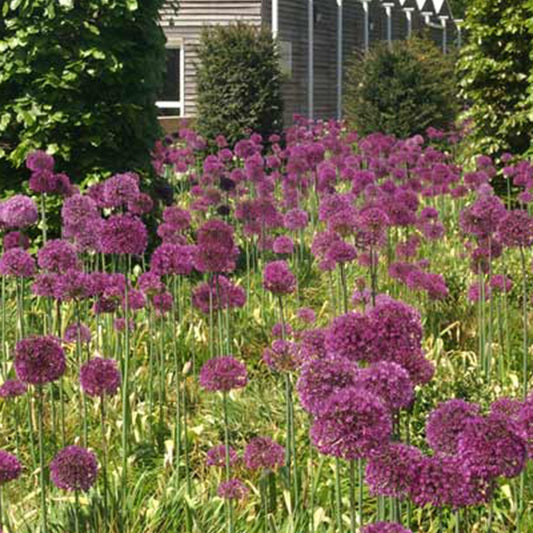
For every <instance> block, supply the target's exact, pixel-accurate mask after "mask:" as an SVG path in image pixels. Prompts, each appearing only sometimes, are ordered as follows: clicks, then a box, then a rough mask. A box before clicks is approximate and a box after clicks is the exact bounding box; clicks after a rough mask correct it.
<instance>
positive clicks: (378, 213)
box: [356, 207, 390, 248]
mask: <svg viewBox="0 0 533 533" xmlns="http://www.w3.org/2000/svg"><path fill="white" fill-rule="evenodd" d="M389 225H390V219H389V217H388V215H387V213H386V212H385V211H383V209H381V208H379V207H367V208H364V209H363V210H361V211H360V212H359V213H358V215H357V219H356V228H357V242H358V244H359V246H361V247H363V248H367V247H369V246H379V245H381V244H382V243H383V240H384V239H385V236H386V232H387V228H388V226H389Z"/></svg>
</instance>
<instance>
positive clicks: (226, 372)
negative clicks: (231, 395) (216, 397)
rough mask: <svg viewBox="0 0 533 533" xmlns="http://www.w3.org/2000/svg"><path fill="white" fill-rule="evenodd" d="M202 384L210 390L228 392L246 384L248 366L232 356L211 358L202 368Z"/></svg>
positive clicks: (200, 377)
mask: <svg viewBox="0 0 533 533" xmlns="http://www.w3.org/2000/svg"><path fill="white" fill-rule="evenodd" d="M198 381H199V382H200V386H201V387H203V388H204V389H206V390H208V391H213V392H215V391H223V392H228V391H230V390H232V389H240V388H242V387H245V386H246V383H247V381H248V372H247V371H246V366H244V364H243V363H241V362H240V361H237V359H234V358H233V357H231V356H229V355H228V356H225V357H216V358H215V359H209V361H207V362H206V363H204V365H203V366H202V368H201V370H200V375H199V378H198Z"/></svg>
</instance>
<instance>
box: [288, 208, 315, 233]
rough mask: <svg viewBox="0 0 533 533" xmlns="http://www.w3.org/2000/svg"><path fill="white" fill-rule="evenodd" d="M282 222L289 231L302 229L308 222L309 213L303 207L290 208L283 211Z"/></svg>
mask: <svg viewBox="0 0 533 533" xmlns="http://www.w3.org/2000/svg"><path fill="white" fill-rule="evenodd" d="M284 224H285V227H286V228H287V229H290V230H291V231H297V230H301V229H304V228H305V227H306V226H307V224H309V215H308V214H307V211H304V210H303V209H298V208H294V209H291V210H290V211H287V212H286V213H285V217H284Z"/></svg>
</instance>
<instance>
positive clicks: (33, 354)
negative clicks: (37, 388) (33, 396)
mask: <svg viewBox="0 0 533 533" xmlns="http://www.w3.org/2000/svg"><path fill="white" fill-rule="evenodd" d="M14 366H15V372H16V373H17V377H18V379H19V380H20V381H23V382H24V383H28V384H30V385H44V384H46V383H49V382H51V381H55V380H56V379H59V378H60V377H61V376H62V375H63V374H64V373H65V368H66V360H65V352H64V351H63V348H62V347H61V343H60V341H59V339H58V338H57V337H53V336H51V335H49V336H32V337H26V338H25V339H22V340H21V341H19V342H18V343H17V345H16V349H15V363H14Z"/></svg>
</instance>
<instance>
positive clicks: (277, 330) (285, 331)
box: [271, 322, 294, 339]
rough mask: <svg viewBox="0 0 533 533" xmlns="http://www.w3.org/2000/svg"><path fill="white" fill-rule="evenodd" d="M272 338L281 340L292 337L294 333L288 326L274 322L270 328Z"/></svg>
mask: <svg viewBox="0 0 533 533" xmlns="http://www.w3.org/2000/svg"><path fill="white" fill-rule="evenodd" d="M271 333H272V337H274V338H276V339H282V338H287V337H292V335H293V333H294V331H293V329H292V326H291V325H290V324H282V323H281V322H276V323H275V324H274V325H273V326H272V330H271Z"/></svg>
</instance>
